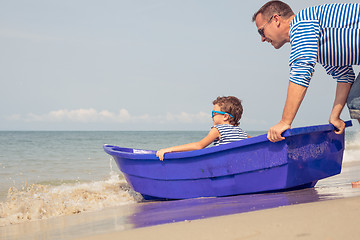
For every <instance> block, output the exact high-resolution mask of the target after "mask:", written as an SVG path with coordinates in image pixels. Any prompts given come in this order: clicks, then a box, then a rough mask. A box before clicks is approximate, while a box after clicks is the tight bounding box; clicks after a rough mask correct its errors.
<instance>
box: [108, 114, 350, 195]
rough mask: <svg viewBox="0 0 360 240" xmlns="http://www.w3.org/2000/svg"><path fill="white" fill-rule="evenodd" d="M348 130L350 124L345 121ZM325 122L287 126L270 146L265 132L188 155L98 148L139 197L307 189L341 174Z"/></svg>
mask: <svg viewBox="0 0 360 240" xmlns="http://www.w3.org/2000/svg"><path fill="white" fill-rule="evenodd" d="M345 123H346V126H347V127H349V126H352V123H351V121H347V122H345ZM333 130H334V126H333V125H331V124H326V125H318V126H309V127H301V128H293V129H289V130H287V131H285V132H284V133H283V136H284V137H285V140H283V141H280V142H277V143H272V142H270V141H268V139H267V138H266V134H264V135H260V136H256V137H252V138H249V139H245V140H241V141H237V142H233V143H229V144H225V145H220V146H215V147H209V148H205V149H201V150H196V151H190V152H177V153H167V154H166V155H165V160H164V161H160V160H159V159H158V158H157V157H156V155H155V154H156V151H153V150H142V149H131V148H122V147H118V146H112V145H104V150H105V152H107V153H108V154H110V155H111V156H113V158H114V159H115V161H116V163H117V165H118V167H119V168H120V170H121V172H122V173H123V174H124V176H125V178H126V180H127V182H128V183H129V184H130V185H131V187H132V188H133V189H134V190H135V191H136V192H139V193H140V194H142V196H143V197H144V198H145V199H154V198H160V199H185V198H196V197H218V196H229V195H238V194H247V193H257V192H266V191H278V190H285V189H291V188H303V187H313V186H315V184H316V182H317V181H318V180H320V179H323V178H327V177H330V176H333V175H336V174H339V173H340V172H341V165H342V159H343V152H344V134H340V135H339V134H335V133H334V131H333Z"/></svg>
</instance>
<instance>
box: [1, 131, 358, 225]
mask: <svg viewBox="0 0 360 240" xmlns="http://www.w3.org/2000/svg"><path fill="white" fill-rule="evenodd" d="M265 133H266V132H265V131H250V132H248V134H249V135H251V136H258V135H261V134H265ZM206 134H207V131H0V143H1V144H0V227H2V226H7V225H10V224H16V223H22V222H27V221H34V220H38V219H48V218H53V217H57V216H63V215H70V214H77V213H81V212H91V211H98V210H101V209H104V208H108V207H116V206H122V205H126V204H132V203H135V204H136V203H138V202H141V201H142V198H141V196H140V195H139V194H138V193H136V192H134V191H133V190H132V189H131V187H130V186H129V185H128V184H127V182H126V181H125V179H124V177H123V176H122V174H121V172H120V171H119V169H118V167H117V165H116V163H115V161H114V160H113V159H112V157H111V156H110V155H108V154H106V153H105V152H104V150H103V145H104V144H111V145H116V146H121V147H128V148H137V149H146V150H157V149H161V148H165V147H169V146H174V145H180V144H185V143H189V142H194V141H199V140H200V139H202V138H203V137H205V136H206ZM359 156H360V132H357V131H347V132H346V134H345V153H344V163H349V162H353V161H359V160H360V157H359ZM359 177H360V173H359ZM359 180H360V179H359Z"/></svg>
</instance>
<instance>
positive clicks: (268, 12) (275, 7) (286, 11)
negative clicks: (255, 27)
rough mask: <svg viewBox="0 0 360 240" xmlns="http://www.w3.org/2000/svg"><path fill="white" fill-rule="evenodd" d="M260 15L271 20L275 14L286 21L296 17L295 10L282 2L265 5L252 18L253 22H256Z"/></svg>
mask: <svg viewBox="0 0 360 240" xmlns="http://www.w3.org/2000/svg"><path fill="white" fill-rule="evenodd" d="M258 14H262V15H263V16H264V17H265V18H271V16H273V15H274V14H278V15H279V16H281V17H283V18H284V19H288V18H289V17H291V16H292V15H294V12H293V10H292V9H291V8H290V6H289V5H287V4H286V3H284V2H282V1H270V2H267V3H265V4H264V6H262V7H261V8H260V9H259V10H258V11H257V12H256V13H255V14H254V15H253V17H252V21H253V22H255V20H256V17H257V15H258Z"/></svg>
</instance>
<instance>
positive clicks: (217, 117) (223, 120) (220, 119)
mask: <svg viewBox="0 0 360 240" xmlns="http://www.w3.org/2000/svg"><path fill="white" fill-rule="evenodd" d="M214 111H221V108H220V106H219V105H218V104H215V105H214ZM212 119H213V122H214V125H219V124H228V123H229V115H227V114H220V113H215V114H214V117H213V118H212Z"/></svg>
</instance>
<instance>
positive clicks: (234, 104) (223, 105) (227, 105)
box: [213, 96, 243, 126]
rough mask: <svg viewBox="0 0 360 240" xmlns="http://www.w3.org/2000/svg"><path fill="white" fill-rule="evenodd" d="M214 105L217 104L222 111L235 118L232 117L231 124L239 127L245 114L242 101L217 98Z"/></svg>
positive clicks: (230, 98) (230, 97) (232, 98)
mask: <svg viewBox="0 0 360 240" xmlns="http://www.w3.org/2000/svg"><path fill="white" fill-rule="evenodd" d="M213 104H214V105H215V104H217V105H219V107H220V110H221V111H223V112H227V113H229V114H231V115H233V117H230V124H231V125H234V126H239V121H240V119H241V116H242V114H243V106H242V105H241V100H240V99H238V98H237V97H233V96H229V97H217V98H216V99H215V100H214V101H213Z"/></svg>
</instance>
